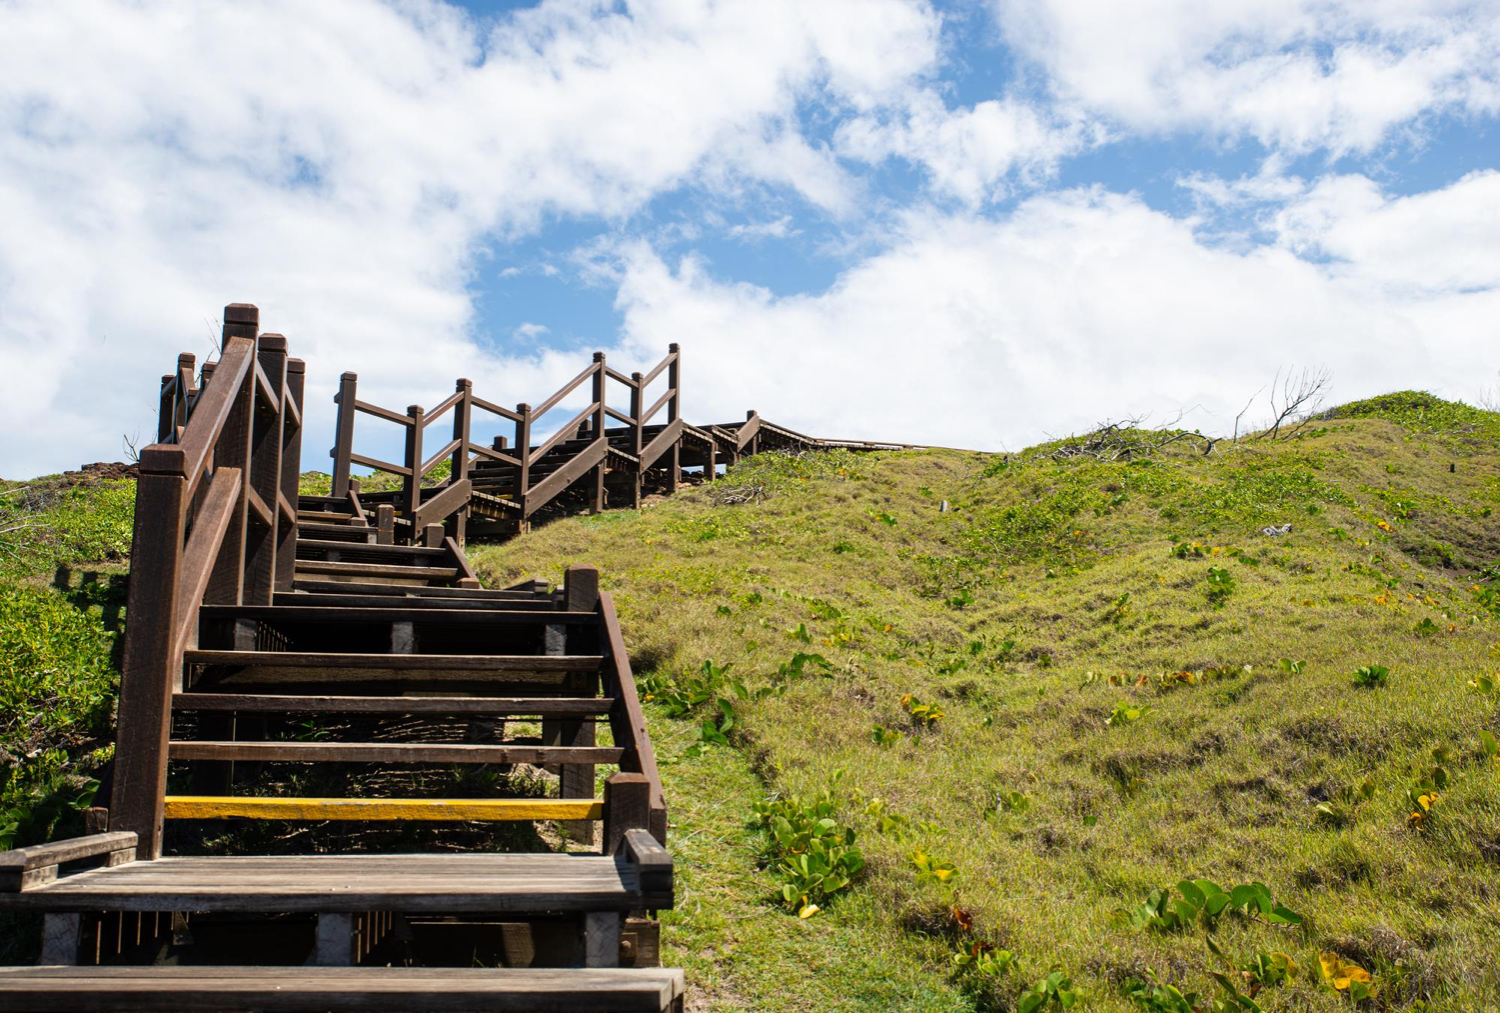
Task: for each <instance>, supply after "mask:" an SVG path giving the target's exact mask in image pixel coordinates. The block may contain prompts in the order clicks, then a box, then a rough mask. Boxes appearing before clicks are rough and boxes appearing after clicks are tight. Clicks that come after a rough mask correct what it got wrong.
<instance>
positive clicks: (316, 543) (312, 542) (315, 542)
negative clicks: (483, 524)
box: [297, 528, 448, 559]
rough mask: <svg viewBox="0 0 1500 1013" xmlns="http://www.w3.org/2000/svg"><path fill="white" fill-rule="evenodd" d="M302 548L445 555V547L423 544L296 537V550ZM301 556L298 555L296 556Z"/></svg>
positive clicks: (403, 554)
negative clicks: (391, 543)
mask: <svg viewBox="0 0 1500 1013" xmlns="http://www.w3.org/2000/svg"><path fill="white" fill-rule="evenodd" d="M354 530H358V531H374V530H375V529H374V528H356V529H354ZM303 549H324V550H328V551H332V552H361V553H373V554H375V555H380V556H418V557H426V558H432V559H442V558H445V557H447V555H448V550H447V549H430V548H428V547H427V546H425V545H371V544H365V545H361V544H359V543H358V542H353V543H350V542H344V541H337V540H329V539H326V538H301V537H299V538H298V539H297V551H298V552H301V551H302V550H303ZM298 558H299V559H300V558H301V557H300V556H299V557H298Z"/></svg>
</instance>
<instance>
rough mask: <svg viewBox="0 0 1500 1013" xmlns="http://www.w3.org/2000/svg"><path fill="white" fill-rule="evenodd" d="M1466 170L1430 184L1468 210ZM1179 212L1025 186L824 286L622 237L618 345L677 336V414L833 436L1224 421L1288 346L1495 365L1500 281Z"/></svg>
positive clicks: (1410, 365) (1345, 388)
mask: <svg viewBox="0 0 1500 1013" xmlns="http://www.w3.org/2000/svg"><path fill="white" fill-rule="evenodd" d="M1474 185H1475V184H1474V183H1473V182H1472V181H1465V182H1464V183H1461V184H1455V186H1454V187H1452V188H1449V190H1447V191H1441V192H1439V193H1438V194H1433V195H1427V196H1428V197H1429V198H1430V199H1431V200H1432V201H1433V202H1437V203H1443V202H1450V201H1451V202H1453V204H1455V205H1457V204H1460V203H1462V202H1464V201H1469V202H1471V206H1472V201H1474V200H1479V199H1482V198H1483V197H1484V196H1485V195H1483V194H1479V193H1475V192H1473V191H1472V190H1471V189H1470V188H1471V187H1473V186H1474ZM1394 204H1395V207H1394V210H1390V213H1392V214H1405V213H1406V212H1405V211H1404V210H1403V209H1402V208H1401V205H1400V202H1394ZM1458 218H1459V216H1453V217H1451V218H1450V219H1449V221H1450V224H1451V225H1452V226H1453V228H1454V229H1457V228H1458ZM1192 226H1193V223H1192V222H1191V220H1184V219H1176V218H1172V217H1170V216H1168V215H1164V214H1162V213H1160V212H1157V211H1154V210H1152V209H1150V208H1149V207H1147V206H1146V205H1144V204H1143V203H1141V202H1140V201H1139V200H1138V199H1136V198H1134V197H1130V196H1124V195H1120V194H1115V193H1110V192H1106V191H1102V190H1073V191H1068V192H1064V193H1058V194H1053V195H1047V196H1037V197H1033V198H1030V199H1028V200H1026V201H1024V202H1023V203H1022V204H1021V205H1020V206H1019V208H1018V209H1017V211H1016V213H1015V214H1014V215H1013V216H1012V217H1010V218H1009V219H1007V220H1005V221H1001V222H995V221H991V220H988V219H985V218H982V217H976V216H972V215H968V214H960V215H947V214H941V213H937V212H928V213H922V214H913V215H912V216H910V218H909V219H908V221H907V225H906V231H905V235H904V236H903V237H902V238H901V239H900V240H899V241H898V242H896V243H894V244H893V246H892V247H891V248H890V249H889V250H887V251H886V252H884V253H881V254H879V255H877V256H874V257H872V258H870V259H869V260H867V261H865V262H863V263H861V264H859V265H857V266H856V267H854V268H852V269H850V270H849V271H848V272H846V273H845V274H844V275H843V276H841V277H840V278H839V279H838V281H837V283H836V284H834V285H833V286H832V287H831V288H830V289H829V290H828V291H827V292H825V293H822V294H819V295H811V296H808V295H799V296H791V297H785V298H778V297H776V296H774V295H772V294H771V293H770V292H768V291H766V290H765V289H762V288H758V287H756V286H751V285H745V284H734V283H729V282H723V281H719V280H716V279H714V278H712V277H710V276H709V275H708V274H707V273H706V270H705V268H704V267H703V265H702V264H701V263H700V262H698V261H696V260H694V259H692V258H688V259H686V260H684V261H683V262H681V263H680V264H677V265H675V266H673V265H669V264H667V263H665V262H664V261H663V260H661V259H660V258H659V257H658V256H657V255H656V254H655V253H653V252H652V251H651V250H650V249H649V248H647V247H645V246H644V245H640V244H636V245H632V246H627V247H625V248H624V249H622V250H621V251H620V254H619V256H620V265H621V270H622V274H621V283H620V301H621V305H622V306H623V308H624V310H625V320H626V331H627V334H628V340H627V342H626V345H625V349H624V351H625V352H627V353H628V354H632V355H637V356H640V357H641V358H642V359H644V358H647V357H649V356H650V355H651V354H654V353H655V352H657V351H658V350H659V349H660V347H661V346H662V345H663V344H664V343H665V342H666V341H669V340H681V341H683V343H684V344H683V348H684V355H685V357H686V367H685V368H687V370H688V373H689V375H690V376H691V377H692V378H693V380H692V384H691V386H690V387H689V391H688V395H687V396H688V399H689V400H688V402H687V405H686V407H685V412H686V413H687V415H688V416H689V417H691V418H706V417H717V416H723V417H734V415H735V413H736V412H738V411H741V410H743V409H745V408H755V409H758V410H759V411H761V412H762V414H764V415H765V416H766V417H768V418H771V419H773V420H775V421H780V422H782V423H783V424H786V425H790V426H793V427H795V428H798V429H802V430H804V431H810V432H815V433H821V434H825V435H830V436H832V435H837V436H844V437H864V438H872V439H900V440H910V441H923V442H930V443H937V444H947V445H958V446H970V447H978V448H985V449H994V448H1000V447H1007V448H1010V449H1017V448H1019V447H1020V446H1022V445H1024V444H1027V443H1030V442H1033V441H1035V440H1037V439H1040V438H1042V437H1043V436H1044V435H1046V434H1047V433H1049V432H1050V433H1060V432H1063V431H1067V430H1071V429H1077V428H1081V427H1084V426H1088V425H1090V424H1091V423H1093V422H1096V421H1098V420H1100V419H1102V418H1104V417H1106V416H1113V417H1119V416H1120V415H1121V414H1123V413H1127V412H1135V411H1142V410H1155V411H1157V412H1158V414H1159V415H1160V414H1162V413H1166V412H1169V411H1170V410H1172V409H1174V408H1177V407H1183V406H1191V405H1196V404H1201V405H1203V406H1204V407H1205V408H1206V409H1207V411H1208V412H1210V413H1212V414H1211V415H1210V416H1209V417H1203V416H1199V417H1198V419H1197V422H1198V424H1202V425H1203V426H1204V427H1205V429H1210V430H1212V429H1216V428H1219V427H1221V426H1222V427H1224V428H1227V427H1228V426H1230V425H1231V424H1232V419H1233V417H1234V414H1235V413H1236V412H1237V411H1238V410H1239V409H1240V407H1241V405H1242V404H1243V403H1244V399H1245V398H1246V397H1247V396H1249V394H1250V393H1251V392H1252V391H1254V390H1255V389H1256V388H1257V387H1259V386H1261V385H1262V384H1263V383H1265V382H1266V381H1268V380H1269V379H1270V377H1271V374H1272V373H1274V372H1275V370H1276V369H1277V368H1278V367H1280V366H1285V365H1287V364H1291V363H1299V364H1326V365H1327V366H1329V367H1330V368H1331V369H1332V370H1333V372H1334V374H1335V380H1336V394H1337V395H1338V396H1340V397H1344V398H1353V397H1359V396H1366V395H1369V394H1373V393H1376V392H1378V391H1381V390H1389V389H1394V388H1398V387H1409V386H1413V385H1418V386H1428V387H1434V388H1438V389H1441V390H1446V391H1447V392H1449V393H1450V394H1451V395H1455V396H1456V395H1464V394H1469V395H1472V394H1473V390H1472V389H1471V386H1472V384H1473V383H1475V382H1476V381H1475V380H1474V378H1475V377H1488V376H1492V375H1493V374H1494V371H1495V368H1496V365H1497V355H1500V353H1497V352H1496V345H1495V342H1494V334H1493V321H1494V320H1495V319H1497V315H1500V288H1496V287H1490V288H1487V289H1485V290H1482V291H1477V292H1460V291H1454V290H1446V291H1441V292H1423V293H1413V292H1411V291H1409V290H1407V289H1406V288H1404V287H1401V286H1393V285H1391V284H1389V283H1388V282H1389V277H1388V275H1389V273H1390V272H1389V268H1388V264H1387V262H1386V260H1385V258H1386V257H1387V256H1388V251H1387V250H1386V249H1385V248H1383V247H1380V246H1378V245H1377V246H1373V247H1361V246H1360V245H1359V243H1358V242H1357V241H1356V240H1354V239H1350V240H1347V241H1342V242H1341V244H1340V246H1339V249H1340V250H1341V251H1343V252H1344V253H1346V254H1347V255H1348V256H1349V257H1350V258H1351V259H1350V260H1348V261H1347V262H1345V263H1342V264H1340V265H1337V266H1336V267H1332V266H1325V265H1320V264H1314V263H1309V262H1308V261H1307V260H1304V259H1302V258H1299V257H1298V256H1296V255H1295V254H1294V253H1293V252H1292V251H1291V250H1290V249H1287V248H1282V247H1276V246H1270V247H1261V248H1259V249H1255V250H1253V251H1250V252H1246V253H1241V252H1235V251H1230V250H1225V249H1222V248H1218V247H1214V246H1210V245H1205V244H1203V243H1202V242H1200V241H1199V240H1198V238H1197V237H1196V236H1195V235H1194V231H1193V227H1192ZM1436 232H1437V230H1436V229H1434V231H1433V234H1432V235H1430V236H1429V237H1428V239H1430V240H1431V242H1433V243H1439V244H1440V243H1441V242H1442V237H1441V236H1439V235H1437V234H1436ZM1333 234H1334V235H1339V234H1341V233H1340V232H1339V230H1338V229H1334V230H1333ZM1353 234H1354V235H1362V234H1363V233H1360V232H1358V231H1357V230H1355V232H1354V233H1353ZM1491 241H1492V240H1491ZM1470 249H1471V250H1472V249H1473V247H1470ZM1476 252H1477V251H1476ZM1494 262H1495V261H1494V260H1493V259H1492V260H1491V264H1492V265H1493V263H1494ZM1490 284H1491V285H1492V286H1493V285H1495V284H1496V282H1495V281H1494V280H1492V281H1491V282H1490ZM766 363H775V364H776V367H777V368H775V369H768V368H766V367H765V364H766ZM695 392H701V393H695Z"/></svg>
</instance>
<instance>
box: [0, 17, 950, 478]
mask: <svg viewBox="0 0 1500 1013" xmlns="http://www.w3.org/2000/svg"><path fill="white" fill-rule="evenodd" d="M849 26H856V28H857V30H856V31H852V32H851V31H850V30H849ZM936 46H937V21H936V19H935V17H934V15H933V14H932V12H931V11H930V10H929V9H928V8H927V7H926V6H925V5H924V4H921V3H913V2H907V0H823V2H820V3H818V4H811V5H809V4H802V3H798V2H796V0H757V2H755V3H749V4H747V3H719V4H706V3H704V4H697V3H677V2H669V0H639V2H635V3H632V4H630V5H629V7H628V9H627V8H621V7H617V6H615V5H612V4H598V3H591V2H585V0H551V2H547V3H543V4H541V5H540V6H538V7H536V8H534V9H531V10H527V11H523V12H521V13H520V14H518V15H516V16H515V17H514V18H511V19H506V20H503V21H501V22H498V23H496V24H495V25H493V26H488V25H486V24H482V23H479V22H476V21H474V20H473V19H471V18H469V17H468V16H466V15H464V14H463V13H461V12H460V11H458V10H457V9H455V8H451V7H448V6H445V5H442V4H437V3H429V2H411V3H405V4H402V5H400V6H399V7H396V6H384V5H379V4H375V3H373V2H355V0H328V2H320V3H316V4H288V3H247V4H235V5H202V4H174V3H145V4H135V3H122V2H111V0H92V2H89V0H81V2H79V3H73V4H67V5H57V4H52V3H44V2H34V3H25V2H22V3H12V4H8V5H5V6H4V7H3V8H0V66H3V67H5V72H4V74H3V75H0V220H3V221H4V222H5V223H6V226H5V228H4V229H3V230H0V302H3V303H4V304H5V306H6V307H7V311H6V313H5V314H3V315H0V352H3V354H4V356H5V359H6V363H7V368H6V369H5V370H4V371H3V372H0V402H3V403H5V404H6V405H7V407H9V408H11V409H12V410H14V411H16V412H17V413H18V414H21V415H23V416H24V417H29V418H37V419H42V418H45V419H47V420H48V425H49V426H50V427H51V431H52V432H53V433H55V434H56V444H55V445H53V446H50V447H36V448H35V449H27V448H25V447H21V446H17V445H15V444H14V443H13V444H11V445H10V446H8V447H7V448H6V450H5V451H4V453H3V457H0V468H3V471H4V472H5V473H10V474H18V473H19V474H24V473H26V472H28V471H36V470H43V469H46V468H49V467H50V468H56V467H58V466H60V465H61V464H64V463H67V464H72V463H74V459H75V458H76V457H78V456H79V455H80V454H112V453H116V452H118V435H117V433H118V430H119V429H122V428H123V429H127V430H128V429H130V428H131V427H132V426H139V427H141V428H143V429H148V430H149V428H151V425H150V420H149V418H144V417H143V415H144V412H143V405H144V404H145V403H146V402H147V401H149V398H147V397H145V396H144V395H143V387H142V386H141V385H142V383H143V382H144V383H147V385H148V386H149V380H145V379H144V378H145V377H148V376H149V375H150V373H151V372H153V371H157V370H158V368H159V367H157V365H156V364H157V363H162V364H166V365H169V364H170V362H171V359H172V356H173V354H174V353H175V351H176V350H177V349H178V348H179V347H180V346H187V347H196V348H199V349H200V350H203V351H208V350H209V349H211V347H212V346H211V338H210V335H211V332H212V331H213V329H214V324H213V317H214V316H215V315H216V313H217V309H218V307H220V306H222V305H223V303H225V302H227V301H230V300H232V299H235V298H240V299H252V300H255V301H258V302H261V303H264V304H266V305H267V306H268V307H274V311H273V312H272V314H271V315H270V317H269V319H267V320H266V321H264V322H265V324H266V326H268V327H274V328H277V329H281V330H284V331H286V332H288V333H292V334H295V336H296V346H295V348H296V351H297V352H298V353H299V354H302V355H305V356H309V357H312V358H314V359H316V360H317V361H318V362H319V363H327V364H328V365H330V366H333V367H334V368H338V367H339V366H341V365H344V364H348V363H355V362H357V364H358V366H359V369H360V371H361V373H362V382H364V383H367V384H370V385H371V387H372V388H373V393H372V396H373V395H375V394H378V395H382V396H385V397H388V399H389V400H390V401H391V402H392V403H407V402H408V401H410V400H413V399H418V398H420V396H423V395H426V394H427V393H428V392H430V391H432V390H435V389H436V388H437V387H438V386H439V385H440V384H441V383H442V381H443V380H445V379H446V380H447V381H448V382H451V379H452V377H453V375H454V374H455V372H457V371H458V370H459V368H460V367H466V368H467V369H468V371H469V372H471V373H474V374H477V375H483V374H484V373H485V372H486V371H495V370H498V369H500V368H501V367H502V366H503V367H504V368H505V370H506V372H507V375H509V376H511V377H513V378H514V379H517V380H524V379H526V378H527V376H528V374H529V373H538V374H543V375H542V376H540V377H535V378H534V379H537V381H538V382H545V381H546V379H547V378H548V377H561V376H562V375H564V374H565V373H566V372H567V371H568V367H567V365H566V363H565V362H563V361H562V360H561V359H560V358H557V357H553V358H552V359H549V358H548V357H546V356H543V357H542V358H541V359H538V360H528V362H526V363H520V364H517V363H504V364H502V363H498V362H495V361H493V360H489V359H486V358H485V357H483V356H477V355H476V353H475V349H474V346H473V344H472V343H471V342H470V340H469V338H468V326H469V324H470V322H471V313H472V309H471V303H470V299H469V297H468V295H467V294H466V291H465V284H466V282H467V280H468V272H469V270H470V267H471V264H472V257H473V254H474V251H475V246H476V244H477V243H478V242H479V241H480V240H481V238H482V237H484V236H485V235H486V234H489V233H498V234H501V235H515V234H520V233H524V232H526V231H528V230H532V229H535V228H536V227H537V226H538V224H539V223H541V222H543V221H544V220H545V219H546V218H548V217H549V216H553V217H555V216H577V215H591V216H602V217H604V218H605V219H610V218H621V217H623V216H626V215H628V214H630V213H632V212H633V211H635V210H637V209H639V208H640V207H641V206H642V205H643V204H644V203H645V202H647V201H649V200H650V199H651V198H652V197H653V196H654V195H656V194H658V193H661V192H663V191H664V190H667V189H670V188H672V187H677V186H682V185H687V184H691V183H693V182H694V181H696V180H700V179H704V180H714V181H716V182H717V183H718V184H719V185H723V186H735V185H739V186H743V185H745V184H746V183H747V182H748V183H754V182H757V181H763V182H766V183H768V184H771V185H777V186H781V187H787V188H790V189H791V190H793V191H795V192H798V193H800V194H801V195H802V196H803V197H804V198H805V199H806V200H807V201H808V202H810V203H812V204H813V205H815V206H819V207H823V208H827V209H833V210H837V209H839V208H848V207H849V206H850V205H851V201H852V199H851V193H852V191H853V190H854V189H856V187H857V184H856V183H855V182H854V181H853V180H851V179H850V178H849V176H848V175H847V173H845V172H844V171H843V170H842V169H841V168H840V167H839V166H838V165H837V164H836V163H835V161H834V160H833V158H832V156H831V155H829V153H828V152H827V151H826V150H822V149H820V147H819V146H818V145H816V144H815V143H813V142H812V141H809V140H808V139H806V138H804V137H803V136H802V134H801V133H800V131H799V128H798V124H797V112H798V105H799V103H800V102H803V101H806V100H808V99H810V98H812V97H817V98H819V99H821V100H822V101H825V102H829V103H832V104H835V105H838V106H840V107H847V108H851V109H856V110H862V109H869V108H873V107H875V106H878V105H879V104H880V103H882V102H884V101H888V100H889V97H890V96H891V95H892V94H893V93H895V92H898V91H900V90H901V89H902V88H903V87H904V85H905V83H906V82H907V81H908V80H909V79H910V78H911V77H912V76H913V75H916V74H919V73H922V72H924V71H925V70H926V69H927V68H928V67H929V66H930V65H931V63H932V61H933V60H934V59H935V58H936V55H937V48H936ZM517 370H520V371H521V372H520V375H517ZM326 409H327V406H326V405H323V404H318V405H315V410H314V412H313V413H312V421H313V422H315V423H322V422H325V421H326V417H327V415H326ZM127 420H134V422H128V421H127ZM101 427H104V432H105V433H107V436H103V435H102V434H101Z"/></svg>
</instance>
